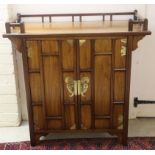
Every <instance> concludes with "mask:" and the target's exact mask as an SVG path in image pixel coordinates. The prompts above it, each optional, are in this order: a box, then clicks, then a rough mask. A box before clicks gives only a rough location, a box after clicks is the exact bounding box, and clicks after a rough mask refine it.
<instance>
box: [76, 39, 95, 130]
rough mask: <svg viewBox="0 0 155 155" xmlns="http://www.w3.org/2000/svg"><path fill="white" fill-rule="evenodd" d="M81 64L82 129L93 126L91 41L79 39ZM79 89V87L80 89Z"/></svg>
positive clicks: (79, 78)
mask: <svg viewBox="0 0 155 155" xmlns="http://www.w3.org/2000/svg"><path fill="white" fill-rule="evenodd" d="M78 45H79V48H78V49H79V57H77V60H79V61H80V62H79V66H77V70H78V71H79V73H78V80H80V95H79V97H78V106H79V109H80V111H79V115H80V117H79V119H80V124H79V126H80V128H81V129H90V128H91V126H92V98H91V89H92V88H91V75H92V68H91V41H90V40H79V41H78ZM78 90H79V89H78Z"/></svg>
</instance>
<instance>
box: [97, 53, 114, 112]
mask: <svg viewBox="0 0 155 155" xmlns="http://www.w3.org/2000/svg"><path fill="white" fill-rule="evenodd" d="M110 77H111V57H110V56H96V57H95V114H96V115H109V113H110V104H109V103H110Z"/></svg>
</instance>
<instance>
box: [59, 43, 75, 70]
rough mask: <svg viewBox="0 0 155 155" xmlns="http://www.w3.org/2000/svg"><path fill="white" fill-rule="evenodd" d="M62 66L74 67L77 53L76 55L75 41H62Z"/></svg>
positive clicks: (65, 67) (64, 67)
mask: <svg viewBox="0 0 155 155" xmlns="http://www.w3.org/2000/svg"><path fill="white" fill-rule="evenodd" d="M61 50H62V51H61V54H62V67H63V69H74V67H75V66H74V63H75V57H74V56H75V55H74V41H73V40H65V41H62V49H61Z"/></svg>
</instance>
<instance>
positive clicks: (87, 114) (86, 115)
mask: <svg viewBox="0 0 155 155" xmlns="http://www.w3.org/2000/svg"><path fill="white" fill-rule="evenodd" d="M91 117H92V113H91V106H90V105H82V106H81V123H80V125H81V129H90V128H91Z"/></svg>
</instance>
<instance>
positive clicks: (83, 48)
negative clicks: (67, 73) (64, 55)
mask: <svg viewBox="0 0 155 155" xmlns="http://www.w3.org/2000/svg"><path fill="white" fill-rule="evenodd" d="M79 46H80V50H79V53H80V69H88V68H90V67H91V52H90V51H91V44H90V40H79Z"/></svg>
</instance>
